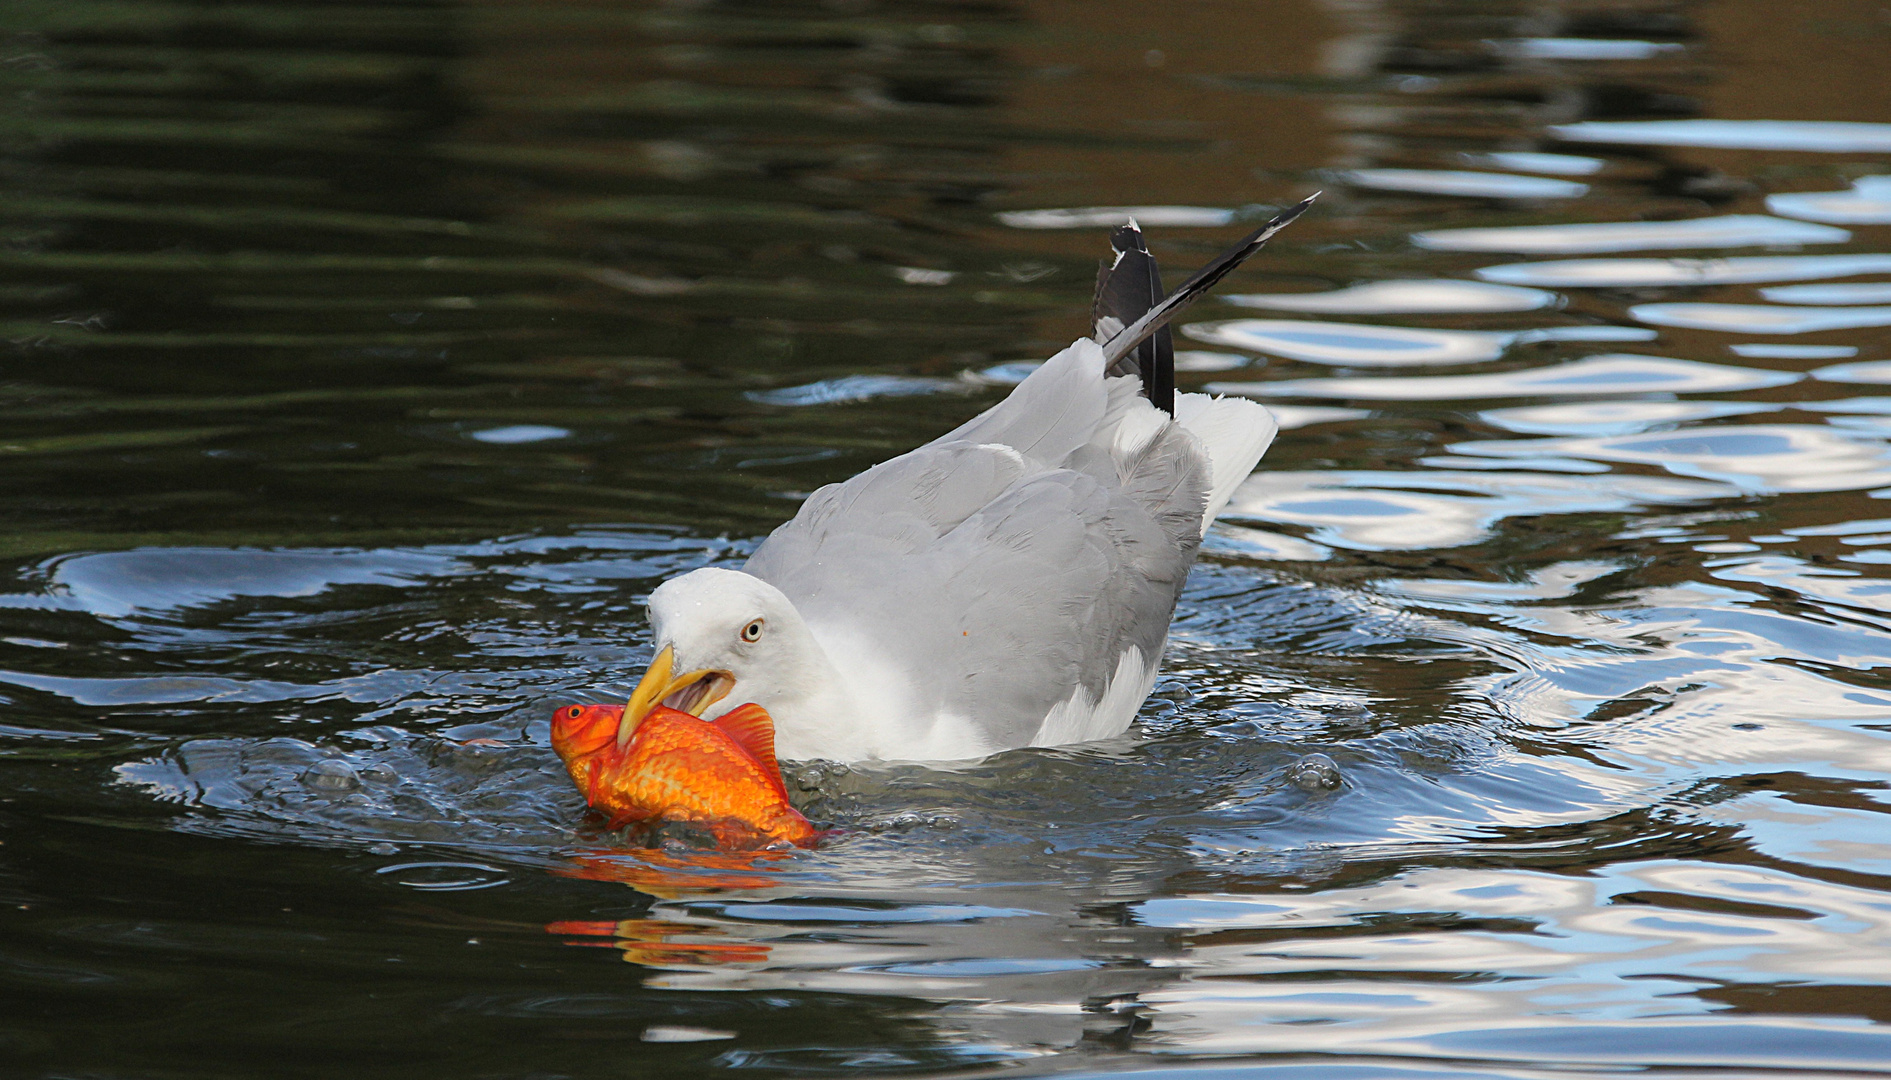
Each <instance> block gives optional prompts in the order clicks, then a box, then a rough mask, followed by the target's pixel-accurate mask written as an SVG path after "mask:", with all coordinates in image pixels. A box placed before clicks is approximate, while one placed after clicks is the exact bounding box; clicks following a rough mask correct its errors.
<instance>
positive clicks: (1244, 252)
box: [1099, 191, 1321, 414]
mask: <svg viewBox="0 0 1891 1080" xmlns="http://www.w3.org/2000/svg"><path fill="white" fill-rule="evenodd" d="M1320 195H1321V193H1320V192H1318V191H1316V192H1314V193H1313V194H1311V195H1309V196H1307V197H1306V198H1304V199H1302V200H1301V201H1300V202H1298V203H1295V204H1294V205H1293V206H1290V207H1288V208H1287V209H1285V210H1282V211H1281V212H1280V213H1278V214H1275V215H1274V216H1273V217H1272V218H1271V219H1269V220H1268V222H1267V223H1266V224H1265V225H1262V226H1261V227H1260V228H1258V229H1256V230H1254V231H1253V232H1251V233H1249V234H1248V235H1247V236H1246V237H1243V238H1242V240H1241V242H1240V243H1238V244H1236V245H1234V246H1233V247H1231V248H1229V249H1228V250H1226V251H1224V252H1222V253H1221V254H1220V255H1218V256H1216V257H1215V258H1214V259H1212V260H1211V261H1210V262H1209V263H1208V265H1206V266H1204V267H1202V268H1201V269H1200V270H1197V271H1195V273H1194V275H1193V276H1192V277H1190V278H1189V279H1188V280H1187V281H1184V282H1183V283H1182V284H1181V285H1179V286H1177V287H1176V289H1175V291H1174V292H1172V293H1170V294H1169V295H1168V298H1167V299H1165V300H1163V301H1162V302H1161V303H1159V304H1156V305H1155V306H1154V307H1151V308H1150V309H1149V310H1148V311H1146V312H1145V313H1143V314H1142V315H1140V316H1138V317H1136V319H1135V321H1134V322H1130V321H1129V320H1127V319H1125V320H1124V322H1125V324H1126V325H1125V326H1124V328H1123V329H1122V331H1121V332H1119V333H1117V334H1116V336H1114V337H1112V338H1110V340H1109V341H1107V342H1105V343H1104V345H1103V360H1104V363H1105V365H1106V366H1107V367H1113V366H1114V365H1115V364H1116V362H1117V361H1118V360H1120V359H1122V358H1123V357H1124V356H1127V355H1128V354H1129V352H1130V350H1132V349H1134V348H1136V347H1137V346H1138V345H1141V344H1142V343H1143V342H1145V341H1147V340H1149V339H1151V338H1153V337H1155V336H1157V335H1158V334H1160V335H1161V336H1162V337H1164V338H1169V333H1168V329H1167V327H1168V322H1169V320H1170V319H1172V318H1174V317H1175V316H1176V314H1177V313H1178V312H1180V311H1181V310H1182V309H1183V308H1185V307H1187V306H1188V305H1189V304H1191V303H1194V302H1195V300H1197V299H1198V298H1200V296H1201V295H1202V294H1203V293H1205V292H1207V291H1208V290H1209V289H1212V288H1214V287H1215V285H1216V284H1217V283H1219V282H1220V281H1221V279H1222V278H1224V277H1227V276H1228V275H1229V274H1230V273H1231V272H1233V270H1234V268H1235V267H1237V266H1240V265H1241V264H1242V263H1244V262H1246V261H1247V259H1248V257H1249V256H1251V255H1253V254H1254V253H1255V252H1257V251H1259V250H1261V248H1262V247H1263V246H1265V245H1266V244H1267V242H1268V241H1269V240H1271V239H1273V237H1274V234H1275V233H1278V232H1279V231H1280V230H1282V229H1284V228H1286V227H1287V226H1289V225H1291V224H1293V222H1294V219H1295V218H1298V217H1299V216H1300V215H1301V214H1304V213H1306V211H1307V207H1309V206H1312V205H1313V200H1315V199H1317V198H1319V197H1320ZM1138 239H1140V234H1138ZM1149 262H1150V266H1151V268H1152V269H1151V273H1152V274H1153V272H1154V271H1153V267H1154V263H1155V260H1154V259H1153V258H1152V259H1150V260H1149ZM1120 264H1121V262H1120V260H1119V266H1120ZM1110 276H1111V277H1112V278H1113V277H1114V274H1111V275H1110ZM1102 280H1103V279H1101V278H1100V279H1099V285H1101V284H1102ZM1099 295H1100V293H1099ZM1172 341H1173V339H1170V342H1171V343H1169V344H1168V346H1167V364H1168V372H1167V374H1168V386H1169V389H1168V391H1167V393H1168V397H1169V405H1168V406H1167V411H1169V412H1170V413H1171V414H1173V413H1174V393H1175V389H1174V388H1175V382H1174V380H1175V349H1174V345H1173V344H1172ZM1151 385H1152V380H1150V379H1148V378H1145V379H1144V381H1143V387H1144V390H1145V392H1147V391H1148V389H1149V388H1150V386H1151Z"/></svg>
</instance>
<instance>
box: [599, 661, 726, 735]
mask: <svg viewBox="0 0 1891 1080" xmlns="http://www.w3.org/2000/svg"><path fill="white" fill-rule="evenodd" d="M675 671H676V650H675V649H674V648H672V647H670V646H668V645H665V646H664V647H663V650H662V651H661V652H659V653H657V655H656V657H655V658H654V659H652V660H651V661H650V670H648V671H646V672H644V673H643V678H642V679H640V680H638V682H637V689H635V690H633V691H631V694H630V702H629V704H627V705H625V706H624V718H623V719H622V720H619V721H618V722H617V746H618V749H620V750H621V749H623V748H624V747H625V746H626V745H628V744H629V743H630V737H631V736H632V735H634V734H635V733H636V731H637V725H638V724H640V723H642V722H643V718H644V717H646V716H648V715H650V710H651V709H654V708H656V707H657V705H658V704H659V703H660V702H662V701H663V700H664V699H665V698H668V697H669V696H670V695H671V694H674V693H676V692H677V691H679V690H683V689H686V688H688V687H691V686H694V685H696V684H697V683H702V684H704V685H703V687H702V689H701V691H700V692H698V693H695V694H690V695H688V698H689V700H688V701H687V702H684V703H681V704H682V709H683V711H684V712H686V713H689V714H690V715H691V716H701V715H702V714H703V710H705V709H707V708H709V706H711V705H714V704H715V703H716V702H718V701H721V700H722V699H723V698H725V697H727V696H728V695H729V691H731V690H733V689H735V676H733V675H731V674H729V673H728V672H726V671H717V670H716V669H714V668H700V669H698V670H696V671H691V672H686V673H685V674H682V675H677V674H674V672H675Z"/></svg>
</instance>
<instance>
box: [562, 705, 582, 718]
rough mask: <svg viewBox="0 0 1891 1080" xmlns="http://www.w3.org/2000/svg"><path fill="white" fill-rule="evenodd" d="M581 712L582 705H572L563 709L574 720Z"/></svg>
mask: <svg viewBox="0 0 1891 1080" xmlns="http://www.w3.org/2000/svg"><path fill="white" fill-rule="evenodd" d="M583 712H584V706H582V705H573V706H572V707H571V708H569V709H566V710H565V715H567V716H569V717H571V718H572V719H573V720H576V719H577V718H578V716H579V714H581V713H583Z"/></svg>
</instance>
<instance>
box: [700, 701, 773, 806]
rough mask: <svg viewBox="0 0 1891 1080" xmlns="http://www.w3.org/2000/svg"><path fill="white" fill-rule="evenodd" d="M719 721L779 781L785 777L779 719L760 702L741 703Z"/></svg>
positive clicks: (737, 742) (718, 723)
mask: <svg viewBox="0 0 1891 1080" xmlns="http://www.w3.org/2000/svg"><path fill="white" fill-rule="evenodd" d="M715 725H716V726H717V727H719V728H721V729H722V730H723V731H725V732H727V733H728V735H729V737H730V738H731V739H734V740H735V742H736V745H737V746H740V747H741V748H742V749H743V750H746V751H747V752H748V755H749V756H750V757H752V758H754V759H755V760H756V761H757V762H758V763H759V764H760V765H761V766H762V768H764V769H766V770H768V775H769V776H770V777H771V778H773V779H774V780H775V781H776V783H780V780H781V763H780V762H778V761H776V760H775V720H774V718H773V717H771V716H769V715H768V710H767V709H764V708H762V707H761V706H760V705H756V704H752V703H751V704H748V705H737V706H736V707H735V708H733V709H730V710H729V711H728V712H726V713H724V714H722V715H721V716H719V717H717V718H716V719H715ZM783 795H784V797H785V795H786V792H785V791H784V792H783Z"/></svg>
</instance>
